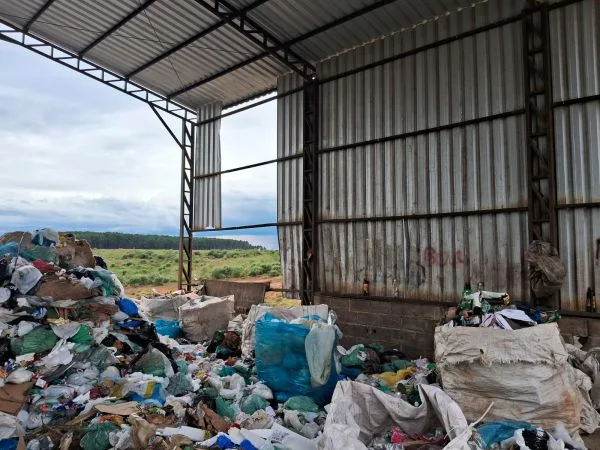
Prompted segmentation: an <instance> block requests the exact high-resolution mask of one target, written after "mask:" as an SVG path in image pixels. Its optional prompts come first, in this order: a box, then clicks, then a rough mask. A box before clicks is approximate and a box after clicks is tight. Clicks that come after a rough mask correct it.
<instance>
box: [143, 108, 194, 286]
mask: <svg viewBox="0 0 600 450" xmlns="http://www.w3.org/2000/svg"><path fill="white" fill-rule="evenodd" d="M150 107H151V108H152V111H153V112H154V114H156V117H158V120H160V122H161V123H162V124H163V126H164V127H165V128H166V130H167V131H168V132H169V134H170V135H171V137H172V138H173V140H174V141H175V142H176V143H177V145H178V146H179V148H180V149H181V205H180V207H181V209H180V220H179V271H178V276H177V284H178V287H179V289H184V288H185V289H186V290H187V291H191V289H192V284H193V280H192V258H193V255H194V252H193V251H194V246H193V245H194V232H193V230H192V220H193V214H194V206H193V202H192V199H193V198H194V197H193V194H194V148H195V145H196V124H194V123H191V122H189V121H186V120H183V119H181V120H180V122H181V137H177V135H176V134H175V132H174V131H173V130H172V129H171V127H170V126H169V124H167V122H166V121H165V119H163V117H162V116H161V115H160V113H159V112H158V109H157V108H156V107H155V106H154V105H150Z"/></svg>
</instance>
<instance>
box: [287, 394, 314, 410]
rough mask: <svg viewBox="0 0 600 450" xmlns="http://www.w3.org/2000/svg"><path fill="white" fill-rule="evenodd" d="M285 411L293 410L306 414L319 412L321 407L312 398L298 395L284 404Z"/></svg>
mask: <svg viewBox="0 0 600 450" xmlns="http://www.w3.org/2000/svg"><path fill="white" fill-rule="evenodd" d="M283 408H284V409H293V410H294V411H304V412H314V413H316V412H319V406H318V405H317V404H316V403H315V402H314V401H313V399H312V398H310V397H306V396H305V395H297V396H295V397H290V398H289V399H288V400H287V401H286V402H285V403H284V404H283Z"/></svg>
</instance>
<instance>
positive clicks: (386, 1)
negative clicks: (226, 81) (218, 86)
mask: <svg viewBox="0 0 600 450" xmlns="http://www.w3.org/2000/svg"><path fill="white" fill-rule="evenodd" d="M395 1H397V0H380V1H378V2H375V3H373V4H371V5H369V6H366V7H364V8H361V9H359V10H357V11H355V12H353V13H352V14H348V15H347V16H344V17H341V18H339V19H336V20H334V21H332V22H329V23H327V24H325V25H322V26H320V27H318V28H315V29H314V30H311V31H309V32H308V33H304V34H302V35H300V36H297V37H295V38H294V39H291V40H289V41H288V42H285V43H284V44H281V48H289V47H291V46H292V45H296V44H299V43H300V42H302V41H305V40H306V39H310V38H311V37H313V36H316V35H318V34H320V33H323V32H325V31H327V30H329V29H331V28H335V27H337V26H339V25H341V24H343V23H345V22H348V21H349V20H352V19H356V18H357V17H360V16H362V15H364V14H367V13H369V12H371V11H374V10H375V9H378V8H381V7H382V6H385V5H388V4H390V3H393V2H395ZM269 54H270V53H269V52H268V51H266V50H265V51H263V52H261V53H259V54H257V55H255V56H253V57H251V58H248V59H246V60H244V61H241V62H239V63H237V64H234V65H233V66H230V67H228V68H226V69H223V70H221V71H220V72H217V73H216V74H213V75H211V76H209V77H207V78H204V79H202V80H199V81H196V82H195V83H192V84H190V85H189V86H186V87H184V88H182V89H179V90H177V91H174V92H172V93H170V94H168V97H169V98H173V97H177V96H179V95H181V94H183V93H185V92H188V91H190V90H192V89H196V88H198V87H200V86H202V85H204V84H206V83H210V82H211V81H213V80H216V79H217V78H220V77H222V76H225V75H227V74H229V73H231V72H234V71H236V70H238V69H241V68H242V67H245V66H247V65H249V64H252V63H255V62H257V61H260V60H261V59H263V58H266V57H267V56H269ZM269 92H270V91H265V92H263V93H261V94H260V95H266V94H268V93H269ZM230 106H231V105H230Z"/></svg>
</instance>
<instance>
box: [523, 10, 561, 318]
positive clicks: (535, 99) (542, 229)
mask: <svg viewBox="0 0 600 450" xmlns="http://www.w3.org/2000/svg"><path fill="white" fill-rule="evenodd" d="M523 56H524V61H523V67H524V72H525V73H524V81H525V109H526V114H525V115H526V130H525V132H526V139H527V140H526V142H527V175H528V183H527V185H528V187H529V193H528V200H529V204H528V228H529V239H530V240H531V241H534V240H538V241H545V242H549V243H550V244H552V246H553V247H554V248H557V247H558V213H557V210H556V170H555V152H554V115H553V111H552V79H551V77H552V75H551V64H550V24H549V8H548V4H547V3H538V2H537V1H535V0H529V1H528V6H527V8H526V9H525V11H524V12H523ZM531 296H532V299H533V303H534V304H536V305H540V304H543V305H544V306H549V307H558V308H559V309H560V297H559V295H553V296H551V297H548V298H536V296H535V295H534V293H533V292H531Z"/></svg>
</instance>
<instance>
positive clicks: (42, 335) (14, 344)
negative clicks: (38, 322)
mask: <svg viewBox="0 0 600 450" xmlns="http://www.w3.org/2000/svg"><path fill="white" fill-rule="evenodd" d="M57 342H58V337H57V336H56V335H55V334H54V332H53V331H52V330H51V329H50V328H48V327H38V328H36V329H34V330H32V331H30V332H29V333H27V334H26V335H25V336H23V337H20V338H15V339H12V340H11V342H10V347H11V350H12V351H13V353H15V354H16V355H26V354H27V353H42V352H46V351H48V350H51V349H52V348H53V347H54V345H55V344H56V343H57Z"/></svg>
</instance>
